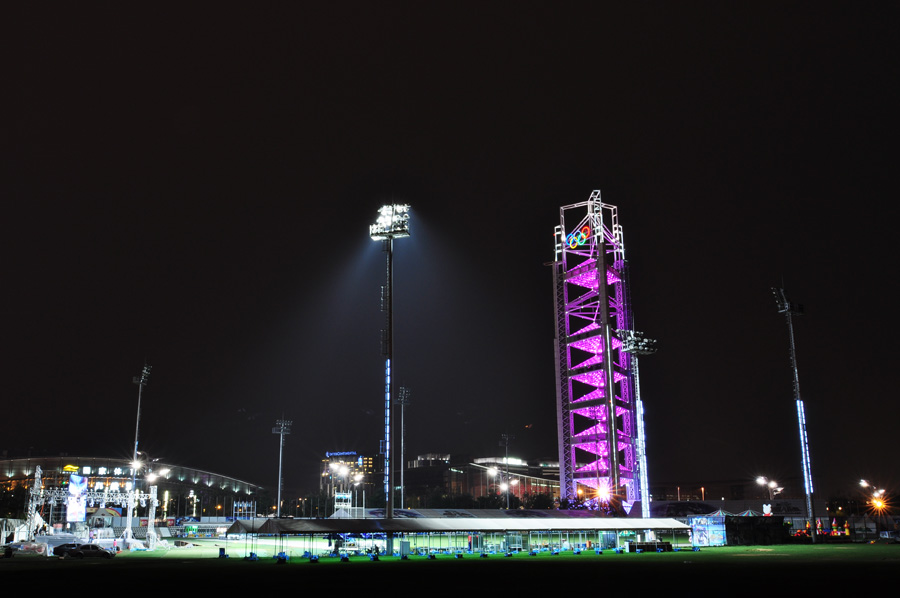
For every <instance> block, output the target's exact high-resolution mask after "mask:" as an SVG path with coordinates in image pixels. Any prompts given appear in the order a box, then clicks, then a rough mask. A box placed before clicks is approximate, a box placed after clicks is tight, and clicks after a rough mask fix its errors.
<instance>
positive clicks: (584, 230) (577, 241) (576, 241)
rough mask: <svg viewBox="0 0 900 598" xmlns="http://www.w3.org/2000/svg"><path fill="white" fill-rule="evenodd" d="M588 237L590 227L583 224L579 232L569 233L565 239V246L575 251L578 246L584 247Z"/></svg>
mask: <svg viewBox="0 0 900 598" xmlns="http://www.w3.org/2000/svg"><path fill="white" fill-rule="evenodd" d="M590 236H591V227H590V226H588V225H587V224H585V225H584V226H582V227H581V230H579V231H577V232H574V233H571V234H570V235H569V236H568V237H566V245H568V246H569V248H571V249H577V248H578V247H579V246H581V245H584V244H585V243H586V242H587V240H588V237H590Z"/></svg>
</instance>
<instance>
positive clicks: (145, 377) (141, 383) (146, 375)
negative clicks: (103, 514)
mask: <svg viewBox="0 0 900 598" xmlns="http://www.w3.org/2000/svg"><path fill="white" fill-rule="evenodd" d="M152 367H153V366H149V365H147V364H146V363H145V364H144V368H143V369H142V370H141V375H140V377H138V376H135V377H134V378H132V382H134V383H135V384H137V387H138V402H137V419H136V420H135V422H134V455H133V456H132V458H131V485H132V487H134V483H135V477H136V475H137V456H138V430H139V429H140V425H141V394H142V392H143V390H144V387H145V386H147V382H148V381H149V380H150V370H151V369H152Z"/></svg>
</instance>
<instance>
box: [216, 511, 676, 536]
mask: <svg viewBox="0 0 900 598" xmlns="http://www.w3.org/2000/svg"><path fill="white" fill-rule="evenodd" d="M494 513H496V511H494ZM631 529H653V530H678V529H685V530H686V529H690V526H688V525H686V524H684V523H681V522H680V521H676V520H675V519H660V518H650V519H630V518H620V517H565V516H563V517H474V516H470V517H416V518H395V519H390V520H388V519H254V520H237V521H235V522H234V523H233V524H232V525H231V527H229V528H228V533H230V534H232V533H259V534H273V535H275V534H287V535H290V534H328V533H338V534H346V533H386V532H393V533H427V532H506V531H519V532H528V531H551V530H552V531H560V530H563V531H564V530H585V531H587V530H591V531H617V530H631Z"/></svg>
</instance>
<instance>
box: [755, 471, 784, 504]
mask: <svg viewBox="0 0 900 598" xmlns="http://www.w3.org/2000/svg"><path fill="white" fill-rule="evenodd" d="M756 483H757V484H759V485H760V486H765V488H766V490H768V492H769V500H775V495H776V494H781V493H782V492H783V491H784V488H783V487H782V486H779V485H778V482H776V481H775V480H770V479H769V478H767V477H766V476H762V475H761V476H759V477H757V478H756Z"/></svg>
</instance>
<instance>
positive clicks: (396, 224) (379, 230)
mask: <svg viewBox="0 0 900 598" xmlns="http://www.w3.org/2000/svg"><path fill="white" fill-rule="evenodd" d="M369 235H370V236H371V237H372V240H373V241H383V242H384V252H385V254H386V255H387V272H386V276H385V278H386V282H385V286H384V287H383V288H382V296H381V301H382V303H381V309H382V311H384V312H385V327H384V330H382V347H381V352H382V355H383V356H384V494H385V503H386V504H385V510H384V517H385V519H393V518H394V483H393V479H394V478H393V475H394V473H393V456H392V453H391V448H392V447H391V439H392V437H393V433H394V432H393V430H394V416H393V410H392V409H391V402H392V400H393V396H394V378H393V376H391V367H392V364H391V361H392V360H393V356H394V338H393V337H394V312H393V278H394V239H402V238H403V237H408V236H409V205H408V204H389V205H384V206H382V207H381V208H380V209H379V210H378V220H376V221H375V224H372V225H370V226H369ZM401 496H402V491H401ZM388 542H389V544H390V543H391V539H389V541H388Z"/></svg>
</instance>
